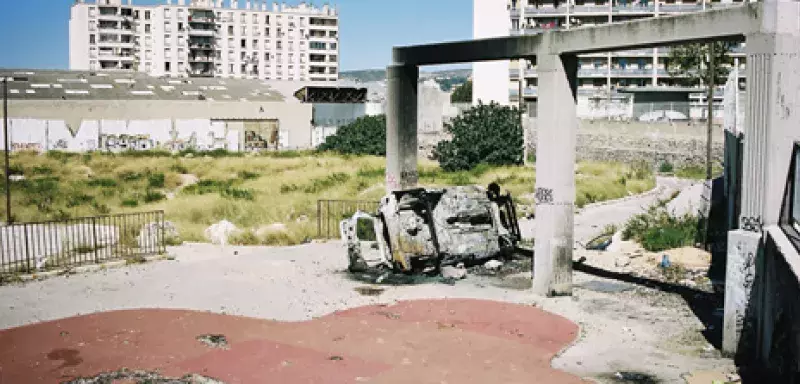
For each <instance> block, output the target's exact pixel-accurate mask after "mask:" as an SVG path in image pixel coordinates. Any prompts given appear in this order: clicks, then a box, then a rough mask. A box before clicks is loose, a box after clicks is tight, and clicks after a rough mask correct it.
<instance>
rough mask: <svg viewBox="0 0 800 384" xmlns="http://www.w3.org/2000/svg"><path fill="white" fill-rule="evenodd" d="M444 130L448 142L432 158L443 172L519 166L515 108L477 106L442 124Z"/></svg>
mask: <svg viewBox="0 0 800 384" xmlns="http://www.w3.org/2000/svg"><path fill="white" fill-rule="evenodd" d="M444 129H445V131H446V132H447V133H449V134H450V135H451V139H450V140H449V141H441V142H439V144H437V145H436V149H435V150H434V155H435V156H436V158H438V159H439V165H440V166H441V167H442V169H444V170H445V171H460V170H469V169H472V168H473V167H475V166H476V165H478V164H481V163H484V164H490V165H517V164H522V161H523V158H522V157H523V150H522V147H523V138H522V126H521V124H520V112H519V110H518V109H517V108H514V107H504V106H501V105H499V104H497V103H491V104H483V103H479V104H478V105H477V106H475V107H473V108H471V109H468V110H467V111H465V112H464V113H463V114H462V115H460V116H458V117H456V118H455V119H453V120H451V121H450V122H449V123H446V124H445V126H444Z"/></svg>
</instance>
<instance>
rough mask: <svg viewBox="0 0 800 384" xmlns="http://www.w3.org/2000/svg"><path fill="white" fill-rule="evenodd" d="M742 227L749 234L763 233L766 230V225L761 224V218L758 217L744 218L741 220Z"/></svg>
mask: <svg viewBox="0 0 800 384" xmlns="http://www.w3.org/2000/svg"><path fill="white" fill-rule="evenodd" d="M741 227H742V229H743V230H745V231H749V232H762V231H763V229H764V223H762V222H761V216H756V217H746V216H745V217H742V219H741Z"/></svg>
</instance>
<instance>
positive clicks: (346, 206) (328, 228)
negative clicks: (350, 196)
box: [317, 200, 380, 239]
mask: <svg viewBox="0 0 800 384" xmlns="http://www.w3.org/2000/svg"><path fill="white" fill-rule="evenodd" d="M379 204H380V203H379V202H377V201H360V200H317V237H319V238H321V239H335V238H338V237H339V222H341V221H342V220H344V219H347V218H349V217H351V216H353V215H354V214H355V213H356V212H358V211H361V212H366V213H377V212H378V206H379Z"/></svg>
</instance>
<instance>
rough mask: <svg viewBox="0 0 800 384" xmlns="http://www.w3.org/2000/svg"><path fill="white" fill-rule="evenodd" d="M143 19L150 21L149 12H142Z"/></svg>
mask: <svg viewBox="0 0 800 384" xmlns="http://www.w3.org/2000/svg"><path fill="white" fill-rule="evenodd" d="M144 19H145V20H150V11H144Z"/></svg>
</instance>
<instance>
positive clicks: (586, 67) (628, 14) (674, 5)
mask: <svg viewBox="0 0 800 384" xmlns="http://www.w3.org/2000/svg"><path fill="white" fill-rule="evenodd" d="M744 1H748V0H744ZM742 4H743V0H713V1H712V0H566V1H560V0H508V3H507V9H508V11H509V16H510V19H511V30H510V32H509V34H510V35H512V36H515V35H524V34H536V33H541V32H543V31H546V30H550V29H570V28H579V27H582V26H591V25H598V24H604V23H610V22H622V21H628V20H635V19H640V18H645V17H664V16H669V15H675V14H679V13H686V12H698V11H702V10H706V9H716V8H721V7H731V6H739V5H742ZM731 56H732V57H733V58H734V65H733V67H735V68H737V69H738V71H739V75H740V78H742V79H743V78H744V76H745V73H744V72H745V71H744V66H745V54H744V46H743V45H741V46H739V47H736V48H735V49H734V50H733V51H732V52H731ZM668 57H669V48H666V47H665V48H658V49H639V50H628V51H617V52H610V53H596V54H589V55H582V56H579V63H580V64H579V69H578V90H579V94H583V95H598V94H610V93H614V92H615V90H617V89H620V88H630V87H663V86H673V85H676V80H677V79H676V78H675V77H673V76H671V75H670V74H669V73H668V72H667V68H666V59H667V58H668ZM520 73H522V76H520ZM509 75H510V78H511V82H510V84H509V94H510V100H511V101H512V102H518V100H519V89H520V84H519V79H520V77H521V78H522V79H524V81H523V84H522V85H523V87H522V88H523V95H524V98H525V100H530V101H533V100H535V99H536V98H537V96H538V93H537V79H538V76H537V73H536V66H535V65H532V64H531V63H530V62H527V61H524V60H522V61H518V62H511V63H510V64H509Z"/></svg>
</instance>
